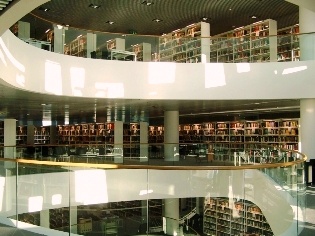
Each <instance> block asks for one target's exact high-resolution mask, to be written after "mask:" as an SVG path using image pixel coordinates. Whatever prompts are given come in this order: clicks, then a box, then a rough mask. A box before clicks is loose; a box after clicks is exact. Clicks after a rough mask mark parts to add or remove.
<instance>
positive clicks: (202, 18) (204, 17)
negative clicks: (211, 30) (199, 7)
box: [201, 16, 209, 21]
mask: <svg viewBox="0 0 315 236" xmlns="http://www.w3.org/2000/svg"><path fill="white" fill-rule="evenodd" d="M201 20H202V21H207V20H209V18H208V17H206V16H203V17H201Z"/></svg>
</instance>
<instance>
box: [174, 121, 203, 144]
mask: <svg viewBox="0 0 315 236" xmlns="http://www.w3.org/2000/svg"><path fill="white" fill-rule="evenodd" d="M202 140H203V130H202V125H201V124H185V125H179V142H180V143H200V142H202Z"/></svg>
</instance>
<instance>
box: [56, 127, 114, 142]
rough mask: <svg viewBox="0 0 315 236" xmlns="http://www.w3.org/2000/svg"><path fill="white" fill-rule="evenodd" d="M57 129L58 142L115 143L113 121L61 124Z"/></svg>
mask: <svg viewBox="0 0 315 236" xmlns="http://www.w3.org/2000/svg"><path fill="white" fill-rule="evenodd" d="M57 130H58V135H57V143H58V144H114V135H115V124H114V123H113V122H109V123H86V124H76V125H59V126H57Z"/></svg>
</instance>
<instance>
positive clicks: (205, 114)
mask: <svg viewBox="0 0 315 236" xmlns="http://www.w3.org/2000/svg"><path fill="white" fill-rule="evenodd" d="M143 2H144V1H143V0H67V1H64V0H51V1H50V2H48V3H46V4H44V5H42V6H41V7H40V8H37V9H35V10H34V11H33V12H31V13H30V14H28V15H26V16H25V17H23V18H22V20H24V21H28V22H30V23H31V26H32V28H33V34H35V36H36V37H37V38H39V37H42V35H43V34H44V32H45V31H46V30H47V28H48V27H51V24H52V23H56V24H63V25H67V24H69V25H70V27H75V28H80V29H90V30H93V31H102V32H114V33H130V32H131V31H132V32H136V33H137V34H144V35H160V34H162V33H165V32H166V33H167V32H171V31H172V30H174V29H177V28H182V27H185V26H186V25H188V24H191V23H194V22H198V21H200V19H201V18H202V17H207V18H208V20H207V21H208V22H210V24H211V35H215V34H218V33H221V32H225V31H228V30H231V29H233V27H239V26H242V25H248V24H250V23H252V22H255V21H258V20H263V19H268V18H271V19H274V20H277V22H278V28H283V27H285V26H289V25H294V24H296V23H298V7H297V6H295V5H293V4H291V3H288V2H286V1H284V0H194V1H193V0H148V1H147V2H149V3H152V4H151V5H148V4H142V3H143ZM90 4H94V5H98V6H100V7H99V8H91V7H89V5H90ZM45 9H47V10H46V11H45ZM230 9H231V10H230ZM252 15H255V16H256V17H257V19H252V18H251V16H252ZM157 18H158V19H161V20H162V21H161V22H155V21H152V20H153V19H157ZM107 21H113V22H114V24H108V23H106V22H107ZM31 37H34V35H31ZM0 99H1V100H0V101H1V102H0V119H4V118H15V119H17V120H19V122H20V124H27V122H29V121H33V122H34V123H36V122H38V123H41V121H42V120H45V121H49V120H52V121H53V122H56V123H58V124H63V123H64V122H65V120H69V122H70V123H77V122H94V121H96V122H106V121H107V120H115V119H117V120H125V121H140V120H146V121H149V122H150V123H151V124H161V123H163V113H164V111H165V110H179V113H180V123H186V122H187V123H191V122H202V121H210V120H223V119H224V120H235V119H251V118H253V119H263V118H273V117H275V118H279V117H287V118H289V117H299V100H242V101H239V100H232V101H230V100H229V101H227V100H220V101H212V100H211V101H203V100H200V101H192V100H126V99H95V98H71V97H62V96H51V95H44V94H35V93H30V92H27V91H21V90H16V89H14V88H11V87H8V86H7V85H4V84H0Z"/></svg>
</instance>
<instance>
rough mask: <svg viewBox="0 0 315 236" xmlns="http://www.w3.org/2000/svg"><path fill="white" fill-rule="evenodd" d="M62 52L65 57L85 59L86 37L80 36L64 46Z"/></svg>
mask: <svg viewBox="0 0 315 236" xmlns="http://www.w3.org/2000/svg"><path fill="white" fill-rule="evenodd" d="M64 52H65V54H67V55H71V56H77V57H86V56H87V39H86V35H80V36H78V37H77V38H76V39H74V40H73V41H71V42H70V43H68V44H67V45H65V48H64Z"/></svg>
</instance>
